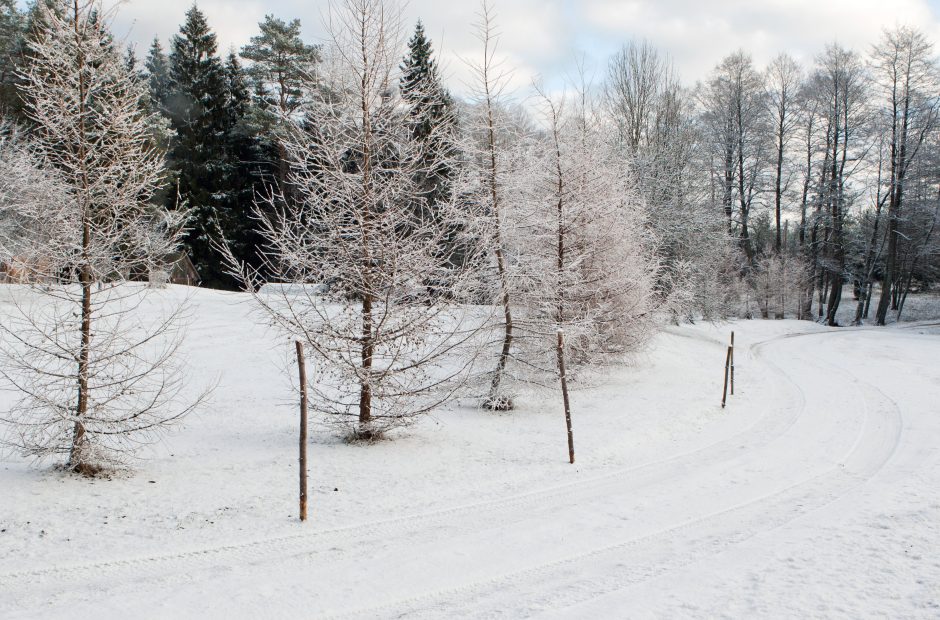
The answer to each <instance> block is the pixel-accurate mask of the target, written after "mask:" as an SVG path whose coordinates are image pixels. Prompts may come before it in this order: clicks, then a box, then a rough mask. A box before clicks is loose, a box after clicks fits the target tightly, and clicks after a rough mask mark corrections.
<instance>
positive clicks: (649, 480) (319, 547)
mask: <svg viewBox="0 0 940 620" xmlns="http://www.w3.org/2000/svg"><path fill="white" fill-rule="evenodd" d="M775 340H779V338H774V339H771V340H769V341H764V342H763V343H758V344H755V345H753V346H752V347H751V350H749V351H748V352H747V354H748V355H749V358H750V359H752V360H755V361H756V357H755V356H756V355H757V354H758V353H759V352H760V351H761V349H762V347H763V346H764V345H766V344H769V343H770V342H773V341H775ZM762 363H763V364H764V365H766V366H768V367H771V368H773V369H775V370H777V372H780V371H779V368H778V367H777V366H776V365H775V364H773V363H771V362H769V361H768V360H762ZM765 372H766V371H765ZM773 389H774V390H775V391H777V392H779V391H780V387H779V386H776V385H773ZM791 389H792V387H791ZM792 391H793V393H794V394H795V396H794V395H793V394H791V395H790V397H789V399H788V400H790V401H792V402H794V403H795V405H794V406H790V407H787V408H786V409H785V411H784V413H785V415H782V416H781V415H772V414H775V413H777V411H778V410H777V409H776V408H775V409H774V410H771V409H770V408H769V407H768V408H767V409H765V410H764V411H763V412H762V414H761V415H759V416H755V421H754V422H753V423H752V424H751V425H750V426H748V427H747V428H746V429H744V430H743V431H741V432H739V433H737V434H735V435H732V436H730V437H728V438H726V439H723V440H719V441H717V442H715V443H713V444H711V445H708V446H704V447H701V448H697V449H695V450H691V451H688V452H685V453H682V454H678V455H674V456H672V457H669V458H666V459H661V460H658V461H653V462H649V463H645V464H642V465H638V466H633V467H628V468H621V469H618V470H614V471H611V472H607V473H605V474H603V475H600V476H596V477H594V478H592V479H589V480H577V481H572V482H570V483H566V484H563V485H558V486H556V487H551V488H549V489H540V490H536V491H531V492H528V493H524V494H520V495H515V496H510V497H508V498H498V499H494V500H489V501H485V502H478V503H474V504H467V505H461V506H454V507H450V508H447V509H443V510H437V511H430V512H427V513H422V514H418V515H409V516H404V517H399V518H395V519H388V520H383V521H377V522H372V523H365V524H360V525H353V526H347V527H343V528H336V529H332V530H319V531H314V532H309V533H303V534H293V535H288V536H282V537H276V538H270V539H265V540H259V541H253V542H248V543H242V544H236V545H222V546H216V547H210V548H205V549H197V550H193V551H187V552H181V553H172V554H164V555H158V556H147V557H141V558H128V559H121V560H113V561H106V562H98V563H89V564H85V565H80V566H68V567H50V568H46V569H38V570H30V571H21V572H15V573H8V574H5V575H2V576H0V586H2V587H3V588H4V589H5V590H9V589H10V588H11V587H13V586H16V585H21V586H22V585H26V584H24V582H28V583H29V585H30V586H33V587H35V586H36V585H46V584H49V585H52V586H53V587H55V588H56V590H58V592H59V593H61V590H60V588H61V586H62V585H63V584H67V583H69V582H73V583H74V582H85V583H87V582H88V580H89V575H94V578H95V579H100V580H102V581H103V582H108V581H109V579H108V577H109V576H110V575H114V574H115V573H117V572H121V573H123V572H127V571H130V572H131V573H132V580H131V581H130V582H129V583H125V584H124V585H123V587H132V586H133V585H134V584H135V583H139V582H141V581H143V580H147V581H164V582H165V581H167V580H173V579H176V580H181V579H185V575H187V574H191V573H192V572H194V571H198V570H203V569H206V568H212V567H216V566H232V565H244V564H257V563H263V562H265V561H270V560H274V559H278V560H286V559H290V558H297V557H301V556H311V555H316V554H317V553H320V552H326V551H335V550H336V549H335V545H337V544H340V543H342V542H344V541H349V540H354V541H355V542H354V544H353V545H352V547H351V548H350V547H344V548H343V549H342V551H343V552H344V553H355V552H356V550H355V548H357V547H361V548H363V549H369V548H371V547H372V546H373V545H374V543H375V542H376V541H380V540H382V539H385V538H388V537H389V536H390V535H392V536H398V537H407V536H409V535H414V534H416V533H419V532H420V534H421V536H422V540H424V541H426V540H428V539H429V537H431V539H432V540H433V538H434V537H437V538H446V537H448V536H450V535H453V534H454V533H455V532H456V533H465V532H467V531H470V532H473V531H480V530H483V529H486V528H488V527H491V526H492V524H494V523H498V524H506V523H510V522H513V521H518V520H520V519H522V518H530V517H531V516H532V514H533V512H534V511H536V510H537V509H540V508H541V509H544V510H552V509H554V508H555V507H556V506H557V505H558V501H557V500H559V499H564V500H565V503H569V502H572V501H577V500H578V498H582V497H583V498H586V499H590V498H591V497H593V496H596V495H597V494H598V493H599V492H602V491H604V489H606V488H608V487H620V486H622V482H623V481H622V477H623V476H624V475H627V474H631V479H630V481H631V485H632V486H631V489H635V488H642V487H643V486H645V485H649V484H654V483H657V482H662V481H663V480H668V479H669V478H670V477H673V476H676V475H681V474H682V473H683V472H684V471H685V470H687V469H688V467H689V466H690V465H695V466H696V467H702V466H707V465H712V464H720V463H722V462H723V461H725V460H728V459H732V458H735V457H737V456H739V455H740V454H741V449H742V447H744V446H747V447H748V448H750V449H755V448H758V447H760V446H763V445H766V444H767V443H770V442H772V441H773V440H774V439H776V438H777V437H779V436H781V435H783V434H784V433H786V431H787V430H788V429H789V428H790V427H792V425H793V424H794V423H796V421H797V419H798V418H799V416H800V415H802V414H803V413H804V412H805V396H804V395H803V393H802V391H801V390H799V388H798V386H796V389H795V390H792ZM774 400H777V399H771V401H774ZM768 418H769V422H770V423H769V424H767V423H766V422H768ZM742 444H743V445H742ZM696 522H698V521H696ZM687 527H692V526H691V525H689V526H687ZM630 544H639V543H630ZM29 590H32V588H27V591H26V592H23V593H22V594H23V595H26V596H28V597H29V598H33V600H35V599H34V597H35V592H30V591H29ZM62 596H64V594H62ZM59 598H61V596H60V597H59ZM11 602H12V601H11Z"/></svg>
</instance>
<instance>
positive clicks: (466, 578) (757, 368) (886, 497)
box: [0, 322, 940, 618]
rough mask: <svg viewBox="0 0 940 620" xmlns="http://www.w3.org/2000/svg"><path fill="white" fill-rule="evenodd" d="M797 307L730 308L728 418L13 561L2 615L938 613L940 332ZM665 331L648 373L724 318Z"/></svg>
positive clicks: (711, 339) (700, 342)
mask: <svg viewBox="0 0 940 620" xmlns="http://www.w3.org/2000/svg"><path fill="white" fill-rule="evenodd" d="M786 323H787V325H788V327H787V328H782V327H781V323H777V324H774V323H767V322H765V323H760V322H748V323H739V324H738V325H737V326H736V327H735V329H736V330H738V344H739V346H738V354H737V355H738V367H739V383H738V386H739V392H740V395H739V396H736V397H735V398H734V399H732V400H731V401H730V404H729V408H728V410H727V413H726V414H720V415H724V416H725V418H722V419H721V422H720V423H719V422H715V424H716V425H717V427H716V428H717V430H715V429H712V430H713V431H714V432H702V433H697V434H690V433H689V432H687V429H686V430H684V431H683V433H684V434H682V433H680V434H681V435H682V436H681V437H679V438H678V439H676V438H672V439H671V440H669V441H666V440H659V441H660V443H659V444H658V453H657V454H650V455H648V456H647V457H646V458H645V459H644V460H643V461H642V462H632V463H631V462H629V461H618V460H617V459H615V458H612V457H611V458H607V459H605V460H600V459H598V460H592V459H591V456H590V455H591V451H592V449H596V450H597V451H599V452H603V448H604V446H603V445H602V442H603V439H602V438H595V437H593V436H590V435H588V437H587V440H586V441H583V442H582V443H581V444H580V445H579V449H580V450H581V451H582V452H583V453H584V454H585V457H586V458H585V459H584V460H585V461H586V463H587V464H586V465H585V464H580V463H579V468H580V469H579V473H577V475H575V476H571V475H568V476H566V477H561V476H559V477H558V480H557V482H556V483H552V482H551V481H550V480H548V479H546V478H544V477H542V478H537V479H535V481H534V482H532V483H522V482H520V484H518V485H515V486H514V487H513V488H515V492H513V493H503V494H499V495H493V496H491V497H487V498H486V499H484V500H482V501H473V497H474V496H473V494H472V493H471V492H469V491H468V493H466V494H464V495H460V494H459V493H458V494H457V495H450V494H446V493H444V492H443V491H442V499H441V500H440V501H437V502H435V501H430V502H429V503H428V504H427V505H424V506H422V507H420V509H412V510H404V511H400V512H398V513H389V514H387V515H385V516H384V517H383V515H381V514H376V512H375V511H372V512H368V511H367V514H369V516H370V518H368V519H366V520H359V519H349V520H348V521H347V522H349V523H354V525H350V526H338V527H323V526H322V525H318V524H317V523H316V522H314V523H311V524H308V526H305V527H303V528H301V527H299V526H296V527H294V526H292V527H291V529H289V530H288V529H283V530H279V531H278V535H273V536H266V537H262V538H260V539H259V538H258V537H256V536H251V535H249V536H244V537H239V538H234V537H233V538H230V539H228V540H224V542H223V539H216V540H215V541H214V542H213V543H212V544H206V545H204V546H201V547H200V546H198V545H195V546H192V548H191V549H189V550H185V551H182V550H181V551H176V550H174V549H167V550H164V549H162V548H161V547H160V546H159V545H157V546H155V547H153V548H151V550H150V552H149V553H146V552H139V553H136V554H134V555H130V556H129V555H127V554H123V553H114V554H109V553H108V550H107V545H108V543H107V541H106V540H101V541H100V545H101V547H102V548H101V549H98V550H97V552H96V553H95V554H94V557H93V558H92V559H91V560H90V561H87V562H69V563H67V564H66V563H63V564H61V565H59V563H58V562H48V563H46V564H45V565H42V566H33V567H29V568H27V569H26V570H15V569H14V566H13V563H12V560H11V558H5V559H4V562H3V564H2V569H0V616H2V617H4V618H19V617H43V618H49V617H65V616H69V617H96V618H101V617H115V618H120V617H141V616H145V617H163V618H171V617H172V618H180V617H206V615H209V616H212V617H318V618H323V617H364V618H370V617H409V618H411V617H419V618H420V617H428V618H434V617H445V616H446V617H505V618H520V617H528V616H544V617H557V618H597V617H706V616H708V617H715V616H718V617H722V616H727V617H749V618H750V617H756V616H757V617H796V616H799V617H808V616H825V617H834V616H835V617H853V618H857V617H866V616H890V617H925V618H926V617H938V616H940V414H938V411H940V407H938V405H937V403H940V364H938V363H937V362H938V354H940V336H937V335H934V334H931V333H929V332H930V331H931V330H930V329H929V328H924V329H921V330H917V329H907V330H905V329H891V330H855V331H852V330H842V331H821V330H820V329H819V328H818V327H816V326H812V325H810V326H808V327H803V326H802V325H801V324H798V323H795V322H786ZM801 329H808V330H809V332H808V333H804V334H794V333H793V332H794V331H795V330H801ZM725 331H727V328H722V329H721V331H720V333H721V334H722V335H723V333H724V332H725ZM920 332H927V333H920ZM663 338H664V339H665V340H667V341H668V342H669V343H670V346H669V347H667V348H668V349H669V351H668V355H667V354H664V355H662V356H659V357H657V358H656V364H657V365H658V366H659V369H658V372H659V373H660V374H657V375H656V376H661V375H662V373H663V372H664V370H668V364H669V355H685V356H686V357H691V358H695V356H697V355H704V354H705V352H708V354H709V355H710V356H711V357H710V358H709V359H712V358H714V357H716V356H715V353H714V352H715V351H720V347H721V345H720V344H719V343H718V342H717V340H718V338H719V331H718V330H715V329H712V328H688V329H686V328H682V329H678V330H673V331H672V332H671V333H670V334H669V335H667V336H664V337H663ZM677 363H678V362H677ZM686 363H688V360H686ZM692 363H693V364H694V363H696V362H694V360H693V362H692ZM690 368H691V366H690ZM651 372H652V371H651ZM690 372H691V371H690ZM670 380H671V381H675V380H676V379H675V378H671V379H663V381H664V382H666V383H668V381H670ZM697 380H698V376H697V375H695V374H690V375H689V379H688V381H689V383H690V384H694V383H695V381H697ZM677 385H681V382H680V383H679V384H677ZM712 385H713V384H712V383H709V384H708V386H709V389H711V386H712ZM675 387H676V386H673V388H674V389H675ZM616 388H617V386H610V385H609V386H606V387H604V388H601V392H603V390H613V389H616ZM667 393H668V392H667ZM716 395H717V393H716ZM594 398H595V400H589V399H588V398H587V397H584V402H585V404H587V403H588V402H590V403H594V405H595V406H597V403H598V402H604V399H603V398H601V399H600V400H596V398H597V396H596V395H595V397H594ZM587 406H590V405H587ZM703 407H704V406H703ZM709 408H711V403H709ZM736 408H737V409H738V411H737V412H736ZM740 410H746V413H742V412H741V411H740ZM576 411H577V410H576ZM585 418H588V416H584V415H582V417H581V418H580V420H579V419H577V418H576V422H575V424H576V427H575V428H576V430H575V432H576V438H577V437H578V435H577V433H578V430H579V427H578V422H579V421H580V422H581V428H583V427H584V426H586V425H587V424H588V423H589V422H588V421H586V420H585ZM713 419H715V420H718V417H717V416H715V417H714V418H713ZM620 432H621V433H624V434H629V432H630V429H629V428H620ZM560 438H561V436H560V435H559V439H560ZM517 440H521V441H524V437H517ZM441 441H444V439H441ZM595 444H596V445H595ZM610 449H611V450H613V449H614V448H610ZM504 465H505V464H504ZM557 471H561V470H560V469H559V470H557ZM439 473H440V472H438V474H439ZM491 473H492V472H491ZM506 475H507V476H512V475H513V474H512V472H508V473H507V474H506ZM454 476H455V485H456V484H458V483H459V481H460V480H463V478H461V477H459V476H458V475H457V474H456V473H455V474H454ZM455 497H456V498H460V497H463V499H464V500H465V501H456V502H455V501H454V498H455ZM398 515H407V516H398ZM334 525H336V524H334ZM318 527H321V528H322V529H317V528H318ZM298 532H299V533H298ZM86 535H89V534H88V533H87V532H86ZM2 541H3V539H2V538H0V543H2ZM0 549H2V547H0ZM112 558H114V559H112ZM118 558H120V559H118Z"/></svg>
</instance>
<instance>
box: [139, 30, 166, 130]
mask: <svg viewBox="0 0 940 620" xmlns="http://www.w3.org/2000/svg"><path fill="white" fill-rule="evenodd" d="M144 66H145V67H146V69H147V84H148V86H149V89H150V100H151V101H152V102H153V104H154V105H155V106H157V108H158V109H159V110H160V111H161V112H164V111H165V110H166V105H167V101H169V99H170V61H169V59H168V58H167V57H166V53H164V51H163V46H162V45H161V44H160V39H159V37H154V38H153V43H151V44H150V50H149V51H148V52H147V60H146V61H145V62H144ZM164 113H165V112H164Z"/></svg>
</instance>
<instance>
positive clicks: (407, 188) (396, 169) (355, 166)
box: [229, 0, 485, 440]
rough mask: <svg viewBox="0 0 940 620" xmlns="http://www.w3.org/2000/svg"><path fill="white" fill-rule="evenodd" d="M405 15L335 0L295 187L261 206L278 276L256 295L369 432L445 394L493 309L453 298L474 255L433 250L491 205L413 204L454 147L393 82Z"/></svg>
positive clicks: (336, 415)
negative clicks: (447, 255)
mask: <svg viewBox="0 0 940 620" xmlns="http://www.w3.org/2000/svg"><path fill="white" fill-rule="evenodd" d="M399 17H400V11H399V8H398V7H397V6H396V5H395V4H393V3H391V2H386V1H384V0H342V1H339V2H336V3H334V4H332V5H331V7H330V9H329V12H328V14H327V24H326V25H327V28H328V32H329V38H328V45H327V46H326V47H325V49H324V53H325V54H326V60H325V63H324V65H325V69H324V72H323V75H322V76H321V81H322V85H323V92H324V93H326V94H325V95H324V96H323V97H322V98H321V99H319V100H316V101H312V102H311V103H310V104H309V105H306V106H304V107H303V108H302V111H303V114H304V118H303V120H302V122H299V123H295V124H293V126H292V131H291V134H290V135H289V137H288V138H286V139H285V142H284V143H285V147H286V152H287V154H288V161H289V162H290V172H289V175H288V182H289V183H290V185H291V187H292V191H293V198H294V200H292V201H291V202H288V203H284V206H283V208H278V209H272V208H271V207H273V206H274V205H275V204H277V200H276V199H274V198H272V200H271V201H269V203H268V204H267V205H264V204H260V205H259V206H258V208H257V209H256V215H257V217H258V219H259V222H260V224H261V228H262V234H263V236H264V239H265V242H266V247H267V252H266V254H265V257H264V258H265V262H266V265H265V268H266V269H267V270H269V271H270V272H271V273H273V274H275V281H277V282H280V283H282V286H280V287H270V286H269V287H266V288H265V289H264V290H263V291H260V292H258V293H256V294H255V299H256V300H257V301H258V302H259V304H260V305H261V307H262V308H263V309H264V310H265V311H266V312H267V313H268V314H269V316H270V317H271V318H272V319H273V320H274V321H275V322H276V323H277V324H278V325H280V326H281V327H282V328H284V329H285V330H286V331H287V332H288V333H289V334H291V335H292V336H294V337H297V338H300V339H302V340H303V341H305V342H306V343H307V345H308V347H309V350H310V352H311V354H312V355H311V360H312V361H313V365H314V368H315V369H316V370H315V372H314V374H313V377H312V378H313V379H314V380H313V381H312V384H311V386H310V387H311V389H312V392H313V394H314V395H315V396H316V402H317V405H318V407H319V408H320V409H321V410H322V411H324V412H325V413H327V414H329V417H330V419H331V420H332V421H334V422H336V423H338V424H339V425H341V426H342V427H343V428H345V429H346V430H348V431H349V432H350V436H351V437H352V438H354V439H363V440H372V439H376V438H379V437H381V436H382V435H383V434H384V433H385V432H386V431H388V430H389V429H392V428H395V427H399V426H403V425H407V424H409V423H411V422H413V421H414V420H415V419H416V418H417V416H419V415H421V414H423V413H427V412H428V411H430V410H432V409H434V408H435V407H437V406H439V405H441V404H442V403H444V402H445V401H447V400H448V399H449V398H450V397H451V396H452V395H453V394H454V393H455V390H456V389H457V387H459V385H460V383H461V381H462V379H463V378H465V377H466V376H467V375H468V373H469V370H470V366H471V363H472V361H473V358H474V356H475V354H476V352H477V350H478V347H477V342H476V336H477V333H478V330H479V328H480V326H481V324H482V323H484V322H485V317H481V316H480V314H481V312H483V311H482V310H473V309H469V308H466V307H464V306H460V305H458V304H459V303H460V302H462V301H464V300H466V299H469V298H470V297H471V296H472V294H475V291H473V290H471V289H472V285H473V282H474V278H475V276H476V272H475V269H473V268H472V265H473V264H474V263H475V262H477V260H476V257H473V256H471V257H468V260H466V261H464V262H462V263H461V264H459V265H456V266H453V265H445V264H442V261H441V260H440V259H439V257H438V255H437V250H438V248H440V247H441V245H442V242H443V238H442V237H443V235H446V234H450V232H451V231H452V230H454V229H456V230H460V231H463V232H465V233H466V234H479V230H478V229H477V227H478V225H479V223H480V222H481V221H482V218H480V217H479V216H478V215H476V214H475V213H474V211H473V210H472V209H469V210H468V208H467V206H466V205H461V208H460V209H457V208H456V201H455V200H453V199H449V200H447V201H445V200H442V199H441V198H440V197H439V198H438V203H437V205H436V207H437V208H436V209H435V216H434V217H433V218H432V217H429V216H428V213H429V211H428V210H427V209H416V208H415V205H416V204H417V203H418V202H420V201H421V200H423V199H425V191H424V188H423V187H421V186H420V183H419V180H420V179H421V178H425V177H426V176H427V175H428V174H429V173H430V172H431V171H435V170H438V169H439V168H440V166H442V165H443V164H444V163H445V162H442V161H441V160H440V158H441V157H445V156H446V155H447V154H448V153H450V152H452V150H451V149H428V148H427V147H428V145H433V144H435V143H437V140H435V139H427V137H426V136H425V139H419V138H418V137H416V136H415V135H414V132H412V131H411V129H410V126H409V119H408V116H407V110H406V109H403V106H402V105H401V103H400V99H399V96H398V94H397V93H396V91H395V86H396V84H397V83H398V75H397V72H396V71H397V69H396V64H397V60H398V59H399V58H401V54H402V52H403V50H404V41H403V39H402V36H401V35H402V31H401V29H400V22H399ZM428 95H429V96H431V95H432V93H428ZM435 153H436V155H434V154H435ZM272 213H273V214H272ZM448 223H453V224H454V226H453V227H451V226H447V225H442V224H448ZM229 262H230V264H231V266H232V267H233V268H234V269H235V270H237V271H239V275H240V277H241V278H242V279H243V281H245V283H246V285H248V287H249V288H252V289H254V288H257V287H258V285H260V282H259V281H258V280H257V274H256V273H250V272H247V271H246V269H245V268H244V267H243V266H240V265H238V264H237V262H236V260H235V258H234V257H233V256H232V255H231V253H229ZM428 282H433V283H435V285H434V286H428V285H427V283H428ZM272 288H273V289H274V292H267V291H270V290H271V289H272Z"/></svg>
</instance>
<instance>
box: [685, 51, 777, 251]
mask: <svg viewBox="0 0 940 620" xmlns="http://www.w3.org/2000/svg"><path fill="white" fill-rule="evenodd" d="M765 97H766V91H765V89H764V81H763V76H762V75H761V74H760V73H759V72H758V71H757V69H756V68H755V67H754V63H753V60H752V59H751V57H750V55H748V54H746V53H745V52H744V51H743V50H742V51H738V52H735V53H733V54H731V55H729V56H727V57H726V58H724V59H723V60H722V61H721V62H720V63H719V64H718V66H717V67H715V69H714V71H713V72H712V74H711V76H710V77H709V79H708V80H707V81H706V82H705V83H704V84H703V85H702V87H701V89H700V92H699V99H700V101H701V106H702V126H703V130H704V132H705V136H706V144H707V146H708V149H709V151H710V155H711V159H712V161H714V162H715V165H714V166H713V168H714V171H713V176H714V177H715V184H716V185H717V186H718V187H719V188H720V190H719V191H720V193H721V204H722V207H723V209H724V213H725V218H726V220H727V225H728V232H729V234H733V235H734V236H736V237H737V238H738V240H739V243H740V246H741V250H742V251H743V252H744V254H745V255H746V257H747V261H748V265H751V266H753V264H754V261H755V257H756V255H757V251H756V248H755V247H754V242H753V240H752V239H751V231H750V227H749V226H750V217H751V209H752V207H754V206H756V205H757V204H758V199H759V196H760V194H761V193H762V192H763V190H764V175H765V168H766V166H767V162H768V157H767V150H768V149H767V136H768V133H769V131H768V118H767V106H766V104H765Z"/></svg>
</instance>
